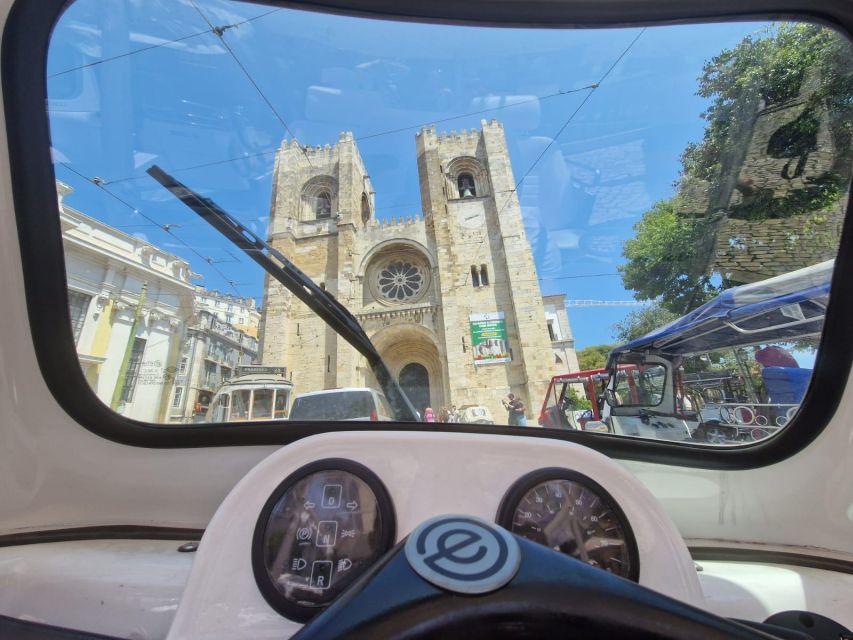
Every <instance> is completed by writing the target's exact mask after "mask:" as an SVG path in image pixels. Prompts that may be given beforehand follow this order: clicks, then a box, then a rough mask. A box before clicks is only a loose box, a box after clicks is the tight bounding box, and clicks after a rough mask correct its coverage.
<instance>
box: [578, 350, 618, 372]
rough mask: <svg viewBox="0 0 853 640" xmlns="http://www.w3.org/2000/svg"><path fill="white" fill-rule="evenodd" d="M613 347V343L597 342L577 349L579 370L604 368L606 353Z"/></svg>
mask: <svg viewBox="0 0 853 640" xmlns="http://www.w3.org/2000/svg"><path fill="white" fill-rule="evenodd" d="M615 347H616V345H615V344H597V345H594V346H592V347H587V348H586V349H581V350H580V351H578V365H579V366H580V368H581V371H588V370H589V369H602V368H604V365H605V364H606V363H607V354H608V353H610V352H611V351H612V350H613V349H614V348H615Z"/></svg>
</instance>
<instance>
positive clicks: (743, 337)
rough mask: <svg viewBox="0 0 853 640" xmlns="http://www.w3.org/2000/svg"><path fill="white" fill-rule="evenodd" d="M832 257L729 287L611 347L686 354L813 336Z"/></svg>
mask: <svg viewBox="0 0 853 640" xmlns="http://www.w3.org/2000/svg"><path fill="white" fill-rule="evenodd" d="M833 263H834V261H833V260H828V261H826V262H822V263H820V264H816V265H813V266H811V267H806V268H805V269H799V270H798V271H792V272H790V273H786V274H783V275H781V276H776V277H775V278H769V279H767V280H762V281H760V282H753V283H750V284H745V285H742V286H740V287H734V288H732V289H728V290H726V291H724V292H723V293H721V294H720V295H719V296H718V297H716V298H714V299H713V300H711V301H710V302H707V303H705V304H704V305H702V306H701V307H699V308H698V309H694V310H693V311H691V312H690V313H688V314H687V315H685V316H683V317H681V318H679V319H678V320H675V321H673V322H671V323H669V324H668V325H665V326H663V327H661V328H659V329H655V330H654V331H652V332H651V333H648V334H646V335H645V336H643V337H642V338H637V339H636V340H633V341H631V342H629V343H627V344H625V345H622V346H621V347H617V348H616V349H614V350H613V351H611V353H610V356H611V358H612V357H613V356H615V355H618V354H622V353H628V352H635V353H636V352H646V351H652V352H656V353H661V354H673V355H688V354H695V353H705V352H708V351H715V350H717V349H724V348H727V347H737V346H745V345H750V344H759V343H765V342H773V341H784V340H794V339H797V338H802V337H805V336H810V335H819V334H820V332H821V330H822V329H823V317H824V314H825V311H826V305H827V303H828V301H829V283H830V279H831V278H832V267H833Z"/></svg>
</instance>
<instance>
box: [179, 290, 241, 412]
mask: <svg viewBox="0 0 853 640" xmlns="http://www.w3.org/2000/svg"><path fill="white" fill-rule="evenodd" d="M206 297H207V298H208V299H210V296H209V295H208V296H206ZM196 300H197V301H198V296H196ZM208 306H209V305H208V304H205V305H204V307H208ZM257 361H258V340H257V338H256V337H254V336H252V335H249V334H248V333H247V332H245V331H242V330H241V329H238V328H237V327H236V326H235V325H232V324H230V323H228V322H225V321H223V320H220V319H219V317H218V314H217V313H214V312H212V311H210V310H208V309H207V308H198V309H197V312H196V314H195V316H194V317H193V321H192V323H191V324H190V326H189V327H188V328H187V335H186V339H185V340H184V343H183V347H182V349H181V354H180V358H179V360H178V367H177V371H176V373H175V388H174V391H173V392H172V400H171V405H170V412H169V421H170V422H175V423H188V422H197V421H200V420H202V419H203V418H204V416H205V414H206V413H207V409H208V407H209V406H210V402H211V400H212V399H213V396H214V394H215V393H216V390H217V389H219V387H220V386H221V385H222V383H223V382H225V381H226V380H228V379H230V378H232V377H234V376H235V375H237V367H239V366H242V365H247V364H255V363H256V362H257Z"/></svg>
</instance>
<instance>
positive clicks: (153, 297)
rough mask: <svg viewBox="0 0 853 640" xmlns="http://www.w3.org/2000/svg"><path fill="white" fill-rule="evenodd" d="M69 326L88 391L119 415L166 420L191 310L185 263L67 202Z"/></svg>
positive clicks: (61, 189)
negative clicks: (90, 390) (80, 210)
mask: <svg viewBox="0 0 853 640" xmlns="http://www.w3.org/2000/svg"><path fill="white" fill-rule="evenodd" d="M57 189H58V194H59V210H60V222H61V225H62V239H63V244H64V246H65V267H66V273H67V278H68V299H69V315H70V319H71V330H72V332H73V335H74V341H75V343H76V345H77V353H78V357H79V360H80V366H81V367H82V369H83V373H84V375H85V376H86V379H87V381H88V382H89V385H90V386H91V388H92V390H93V391H94V392H95V393H96V394H97V396H98V398H99V399H100V400H101V401H102V402H103V403H104V404H106V405H107V406H109V407H112V408H113V409H114V410H115V411H118V412H119V413H121V414H122V415H125V416H127V417H130V418H134V419H137V420H143V421H146V422H165V421H166V419H167V415H168V412H169V401H170V398H171V397H172V395H173V387H174V379H175V371H176V369H177V362H178V358H179V355H180V351H181V344H182V341H183V338H184V335H185V331H186V327H187V324H188V322H189V321H190V319H191V317H192V315H193V295H194V287H193V285H192V283H191V281H190V280H191V278H192V277H193V275H194V274H192V273H191V271H190V267H189V264H188V263H187V262H186V261H185V260H183V259H181V258H179V257H177V256H174V255H172V254H170V253H167V252H165V251H162V250H160V249H158V248H157V247H155V246H153V245H151V244H149V243H148V242H145V241H143V240H140V239H139V238H135V237H133V236H130V235H127V234H126V233H123V232H121V231H119V230H118V229H115V228H114V227H110V226H109V225H106V224H104V223H102V222H99V221H98V220H95V219H94V218H91V217H89V216H87V215H85V214H83V213H81V212H79V211H77V210H76V209H73V208H72V207H70V206H68V205H67V204H66V203H64V201H63V200H64V198H65V197H66V196H68V195H69V194H70V193H72V191H73V189H72V188H71V187H69V186H68V185H65V184H63V183H61V182H60V183H57Z"/></svg>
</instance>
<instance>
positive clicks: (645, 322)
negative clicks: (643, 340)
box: [613, 303, 679, 342]
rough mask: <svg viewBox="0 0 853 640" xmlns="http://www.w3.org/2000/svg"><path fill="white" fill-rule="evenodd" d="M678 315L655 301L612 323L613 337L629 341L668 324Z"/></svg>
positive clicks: (620, 340) (621, 340)
mask: <svg viewBox="0 0 853 640" xmlns="http://www.w3.org/2000/svg"><path fill="white" fill-rule="evenodd" d="M678 317H679V316H678V315H677V314H675V313H672V312H671V311H668V310H667V309H664V308H663V307H662V306H660V305H659V304H657V303H652V304H650V305H648V306H647V307H643V308H642V309H637V310H636V311H632V312H631V313H629V314H628V315H627V316H625V318H624V319H623V320H622V321H621V322H617V323H616V324H615V325H613V329H614V330H615V337H616V338H617V339H618V340H619V342H630V341H631V340H636V339H637V338H640V337H642V336H644V335H646V334H647V333H649V332H651V331H654V330H655V329H659V328H660V327H662V326H664V325H665V324H669V323H670V322H672V321H673V320H675V319H677V318H678Z"/></svg>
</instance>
